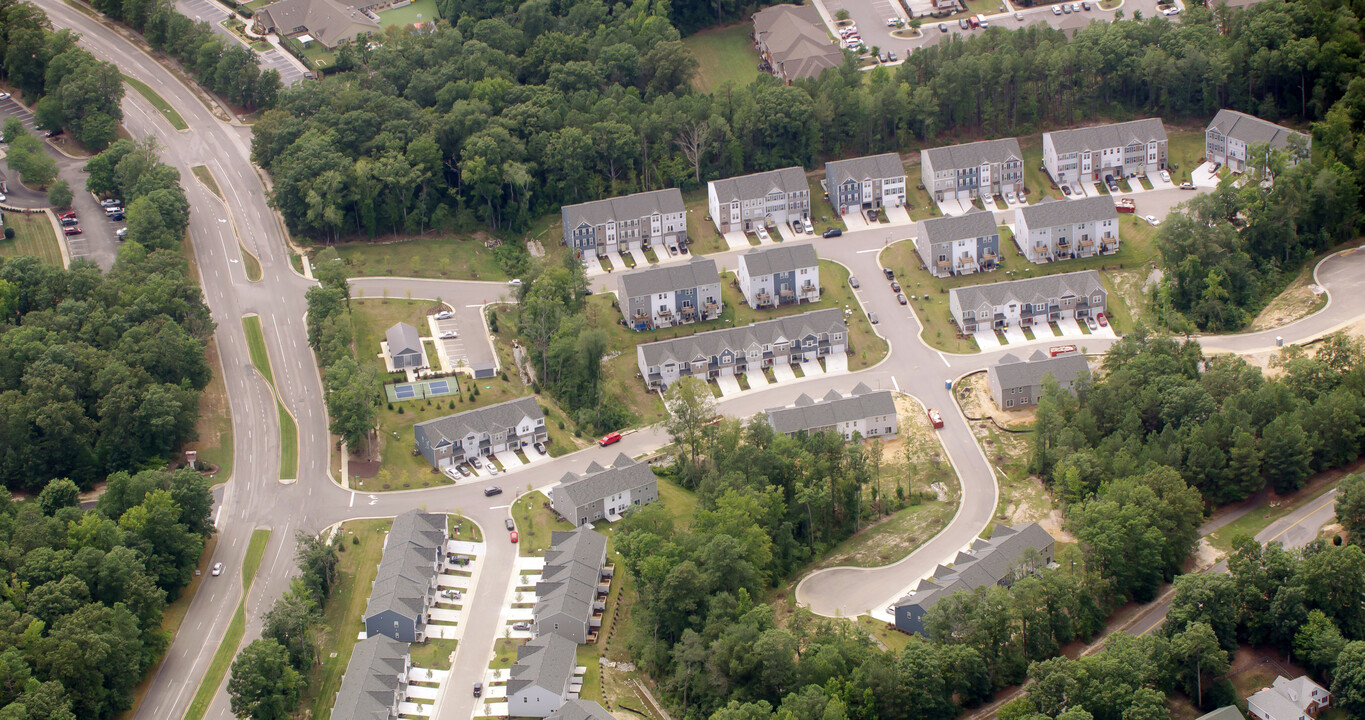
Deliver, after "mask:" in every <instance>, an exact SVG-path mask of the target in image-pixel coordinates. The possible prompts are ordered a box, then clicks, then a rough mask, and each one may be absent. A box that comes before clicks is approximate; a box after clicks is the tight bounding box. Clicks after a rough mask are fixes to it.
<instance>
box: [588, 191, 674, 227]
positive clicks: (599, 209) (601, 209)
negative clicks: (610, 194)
mask: <svg viewBox="0 0 1365 720" xmlns="http://www.w3.org/2000/svg"><path fill="white" fill-rule="evenodd" d="M684 209H685V208H684V206H683V199H682V193H681V192H679V191H678V189H677V188H668V189H667V190H651V191H649V192H642V193H635V194H634V195H622V196H620V197H614V198H606V199H604V200H593V201H590V202H585V203H579V204H577V205H565V206H564V209H563V215H564V231H565V232H568V231H569V230H570V228H574V227H577V226H578V225H580V224H582V223H584V222H586V223H587V224H589V225H602V224H605V223H607V222H609V221H611V220H616V221H622V220H636V219H639V218H642V217H645V216H648V215H653V214H654V213H656V212H657V213H662V214H665V215H667V214H671V213H680V212H683V210H684Z"/></svg>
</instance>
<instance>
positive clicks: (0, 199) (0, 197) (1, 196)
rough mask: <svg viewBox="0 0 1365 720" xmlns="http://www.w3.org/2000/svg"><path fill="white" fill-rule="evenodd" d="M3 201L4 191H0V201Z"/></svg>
mask: <svg viewBox="0 0 1365 720" xmlns="http://www.w3.org/2000/svg"><path fill="white" fill-rule="evenodd" d="M4 201H5V194H4V193H0V202H4Z"/></svg>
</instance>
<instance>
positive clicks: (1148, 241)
mask: <svg viewBox="0 0 1365 720" xmlns="http://www.w3.org/2000/svg"><path fill="white" fill-rule="evenodd" d="M1155 237H1156V228H1154V227H1152V226H1151V225H1148V224H1147V223H1146V222H1145V221H1142V220H1138V219H1137V218H1136V217H1134V216H1133V215H1127V214H1120V215H1119V251H1118V252H1117V253H1115V254H1113V255H1104V256H1099V257H1090V258H1081V259H1077V260H1065V261H1062V262H1055V263H1046V264H1042V265H1037V264H1034V263H1031V262H1028V260H1026V259H1025V258H1024V257H1023V256H1022V254H1021V252H1020V250H1019V247H1018V246H1017V245H1016V244H1015V243H1014V240H1013V236H1012V235H1011V234H1010V232H1009V230H1008V229H1007V228H1003V227H1002V228H1001V229H1000V268H999V269H997V270H995V271H993V272H989V273H977V274H974V275H956V276H953V277H947V278H935V277H933V276H932V275H930V274H929V271H928V270H921V269H920V257H919V254H918V253H917V252H916V251H915V247H914V243H913V242H911V241H910V240H908V239H906V240H902V241H900V242H897V243H894V244H892V245H891V247H890V248H888V249H887V250H885V251H884V252H883V253H882V256H881V260H882V264H883V265H885V266H886V267H889V268H891V269H892V270H894V271H895V273H896V278H897V280H899V281H900V284H901V286H902V287H904V288H905V289H906V295H907V297H913V298H914V300H913V302H911V306H913V307H914V308H915V315H916V317H918V318H919V319H920V322H921V323H923V324H924V332H923V337H924V340H925V341H926V342H928V343H929V344H931V345H933V346H934V347H936V348H939V349H941V350H944V351H946V352H957V353H968V352H976V350H977V348H976V341H974V340H972V339H970V338H967V339H958V338H957V330H956V328H955V327H954V326H953V324H952V322H951V315H950V313H949V312H948V293H946V292H943V291H944V290H947V289H951V288H956V287H964V286H967V285H981V284H986V283H995V282H1005V281H1008V280H1019V279H1024V278H1030V277H1040V276H1043V275H1055V274H1058V273H1068V272H1079V271H1081V270H1100V269H1102V268H1106V269H1107V270H1105V271H1102V272H1101V273H1100V275H1101V278H1102V279H1103V280H1104V282H1105V287H1106V288H1107V289H1108V290H1109V291H1110V297H1109V300H1110V302H1109V311H1108V312H1107V313H1106V314H1107V315H1109V316H1111V317H1112V319H1113V325H1114V329H1115V331H1116V332H1118V333H1120V334H1122V333H1126V332H1129V331H1131V330H1132V329H1133V313H1132V309H1131V308H1130V307H1128V305H1129V304H1130V303H1132V302H1134V301H1136V300H1140V293H1136V294H1135V292H1133V291H1129V292H1123V291H1121V289H1120V288H1118V287H1117V286H1116V285H1115V284H1114V282H1113V281H1114V277H1116V276H1117V271H1118V270H1122V271H1124V272H1125V273H1128V272H1133V271H1139V270H1142V269H1144V268H1146V267H1147V266H1148V265H1149V264H1151V263H1153V262H1155V259H1156V245H1155ZM925 295H928V296H929V300H927V301H926V300H924V299H923V297H924V296H925Z"/></svg>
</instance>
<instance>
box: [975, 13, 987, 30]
mask: <svg viewBox="0 0 1365 720" xmlns="http://www.w3.org/2000/svg"><path fill="white" fill-rule="evenodd" d="M976 21H977V22H979V23H981V27H990V23H988V22H986V16H985V15H977V16H976Z"/></svg>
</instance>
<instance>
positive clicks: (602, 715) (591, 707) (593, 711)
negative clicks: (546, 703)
mask: <svg viewBox="0 0 1365 720" xmlns="http://www.w3.org/2000/svg"><path fill="white" fill-rule="evenodd" d="M547 720H616V718H615V717H613V716H612V714H611V713H609V712H607V710H606V708H604V707H602V706H601V705H598V704H597V703H595V702H593V701H591V700H580V699H578V698H574V699H572V700H566V701H565V702H564V704H563V705H562V706H560V708H559V709H558V710H556V711H554V712H553V713H551V714H550V716H549V718H547Z"/></svg>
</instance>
